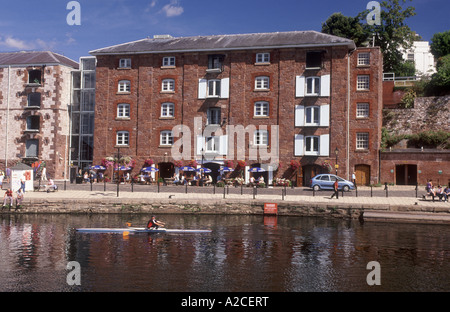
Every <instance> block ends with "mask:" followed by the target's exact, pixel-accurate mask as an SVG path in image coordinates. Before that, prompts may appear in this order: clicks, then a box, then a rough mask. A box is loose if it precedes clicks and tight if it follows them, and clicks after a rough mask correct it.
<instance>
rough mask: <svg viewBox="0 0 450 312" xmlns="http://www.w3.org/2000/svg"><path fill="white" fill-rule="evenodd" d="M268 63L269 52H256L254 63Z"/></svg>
mask: <svg viewBox="0 0 450 312" xmlns="http://www.w3.org/2000/svg"><path fill="white" fill-rule="evenodd" d="M267 63H270V53H268V52H263V53H256V64H267Z"/></svg>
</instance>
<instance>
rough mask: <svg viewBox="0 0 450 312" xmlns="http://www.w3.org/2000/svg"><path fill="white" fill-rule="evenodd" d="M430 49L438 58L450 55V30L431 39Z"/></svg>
mask: <svg viewBox="0 0 450 312" xmlns="http://www.w3.org/2000/svg"><path fill="white" fill-rule="evenodd" d="M430 48H431V53H433V55H434V57H436V58H440V57H443V56H446V55H447V54H450V30H447V31H445V32H442V33H436V34H434V35H433V38H431V44H430Z"/></svg>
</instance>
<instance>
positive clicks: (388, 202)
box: [25, 188, 450, 212]
mask: <svg viewBox="0 0 450 312" xmlns="http://www.w3.org/2000/svg"><path fill="white" fill-rule="evenodd" d="M279 190H280V191H279V192H278V193H279V194H261V193H259V194H257V195H255V198H254V197H253V195H252V194H248V193H247V194H243V195H241V194H240V193H239V194H236V193H228V194H227V193H226V192H225V195H224V192H223V189H222V188H216V194H212V193H206V192H195V190H194V191H192V189H191V190H190V192H188V193H187V194H186V193H184V192H183V189H182V188H178V189H173V190H172V191H167V190H166V191H164V192H160V193H158V192H156V191H154V192H144V191H136V192H130V191H119V197H117V192H115V191H106V192H104V191H99V190H93V191H86V190H68V191H63V190H60V191H58V192H50V193H46V192H42V191H41V192H26V193H25V200H26V201H28V200H29V201H32V200H33V199H47V200H80V199H87V200H104V199H116V200H120V201H126V200H158V201H160V200H165V199H169V197H170V198H172V199H176V200H189V201H197V202H198V201H204V200H214V201H222V200H228V201H229V200H233V201H252V200H254V199H255V200H257V201H264V202H271V201H275V202H283V201H284V202H286V203H289V202H296V203H299V202H303V203H327V204H340V205H343V204H349V205H352V206H354V205H364V206H368V205H379V206H386V207H394V206H409V207H410V209H411V210H418V211H420V210H427V211H430V210H433V209H435V210H436V211H448V212H450V203H448V202H439V201H437V200H436V201H435V202H433V201H432V200H431V199H429V198H428V199H427V200H423V199H422V198H415V197H411V196H409V197H402V196H390V197H388V198H386V197H382V196H376V197H370V196H358V197H356V196H348V195H344V196H342V195H340V196H339V199H336V198H333V199H331V198H330V195H329V194H330V192H317V193H316V194H315V196H312V195H296V194H292V192H291V194H289V193H288V194H287V195H286V196H284V197H283V195H282V192H281V188H280V189H279Z"/></svg>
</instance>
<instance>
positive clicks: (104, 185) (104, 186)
mask: <svg viewBox="0 0 450 312" xmlns="http://www.w3.org/2000/svg"><path fill="white" fill-rule="evenodd" d="M103 192H106V179H105V178H103Z"/></svg>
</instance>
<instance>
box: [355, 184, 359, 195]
mask: <svg viewBox="0 0 450 312" xmlns="http://www.w3.org/2000/svg"><path fill="white" fill-rule="evenodd" d="M355 194H356V197H358V188H357V187H356V186H355Z"/></svg>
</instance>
